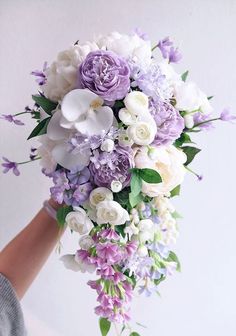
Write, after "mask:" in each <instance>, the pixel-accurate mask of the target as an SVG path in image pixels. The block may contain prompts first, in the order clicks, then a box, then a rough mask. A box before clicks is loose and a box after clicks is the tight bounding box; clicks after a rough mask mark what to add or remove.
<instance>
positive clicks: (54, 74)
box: [43, 42, 98, 101]
mask: <svg viewBox="0 0 236 336" xmlns="http://www.w3.org/2000/svg"><path fill="white" fill-rule="evenodd" d="M97 49H98V46H97V45H96V44H95V43H90V42H87V43H85V44H83V45H79V44H78V45H74V46H71V47H70V48H69V49H68V50H64V51H61V52H60V53H59V54H58V56H57V60H56V61H55V62H53V63H52V64H51V66H50V67H49V68H48V69H47V70H46V78H47V80H46V83H45V84H44V85H43V91H44V93H45V95H46V97H48V98H49V99H51V100H53V101H60V100H61V99H62V98H63V97H64V95H65V94H66V93H68V92H69V91H71V90H73V89H75V88H76V86H77V80H78V67H79V65H80V64H81V63H82V62H83V60H84V59H85V57H86V56H87V55H88V53H89V52H90V51H93V50H97Z"/></svg>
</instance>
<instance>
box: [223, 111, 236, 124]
mask: <svg viewBox="0 0 236 336" xmlns="http://www.w3.org/2000/svg"><path fill="white" fill-rule="evenodd" d="M220 120H222V121H229V122H234V121H235V120H236V116H234V115H232V114H230V111H229V110H228V109H226V108H225V109H224V110H223V111H222V112H221V114H220Z"/></svg>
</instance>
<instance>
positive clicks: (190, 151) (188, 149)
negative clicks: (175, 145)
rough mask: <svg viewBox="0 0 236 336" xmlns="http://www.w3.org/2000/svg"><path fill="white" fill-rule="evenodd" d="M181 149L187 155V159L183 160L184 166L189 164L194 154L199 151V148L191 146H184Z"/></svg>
mask: <svg viewBox="0 0 236 336" xmlns="http://www.w3.org/2000/svg"><path fill="white" fill-rule="evenodd" d="M182 150H183V151H184V153H185V154H186V155H187V161H186V162H185V166H187V165H189V164H190V163H191V162H192V161H193V159H194V158H195V156H196V155H197V154H198V153H199V152H200V151H201V149H199V148H197V147H191V146H184V147H182Z"/></svg>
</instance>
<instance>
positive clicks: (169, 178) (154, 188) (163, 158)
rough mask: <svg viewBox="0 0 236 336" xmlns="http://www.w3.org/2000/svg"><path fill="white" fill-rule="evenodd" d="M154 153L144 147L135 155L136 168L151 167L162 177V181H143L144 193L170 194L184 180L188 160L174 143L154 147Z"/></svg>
mask: <svg viewBox="0 0 236 336" xmlns="http://www.w3.org/2000/svg"><path fill="white" fill-rule="evenodd" d="M151 152H152V155H151V156H150V155H149V149H148V148H147V147H142V148H140V149H138V150H137V152H136V155H135V167H136V168H151V169H154V170H156V171H157V172H158V173H159V174H160V175H161V178H162V182H161V183H155V184H154V183H146V182H144V181H143V183H142V191H143V193H144V194H146V195H148V196H150V197H155V196H157V195H168V194H169V192H170V191H171V190H173V189H174V188H175V187H177V186H178V185H179V184H181V183H182V182H183V179H184V175H185V172H186V169H185V167H184V165H183V164H184V163H185V162H186V160H187V157H186V155H185V153H184V152H183V151H181V150H179V149H177V148H176V147H174V146H173V145H171V146H167V147H152V150H151Z"/></svg>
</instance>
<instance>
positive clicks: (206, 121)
mask: <svg viewBox="0 0 236 336" xmlns="http://www.w3.org/2000/svg"><path fill="white" fill-rule="evenodd" d="M216 120H220V118H213V119H209V120H205V121H202V122H200V123H198V124H196V125H194V126H193V127H192V128H191V129H193V128H195V127H198V126H201V125H203V124H207V123H209V122H212V121H216Z"/></svg>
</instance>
